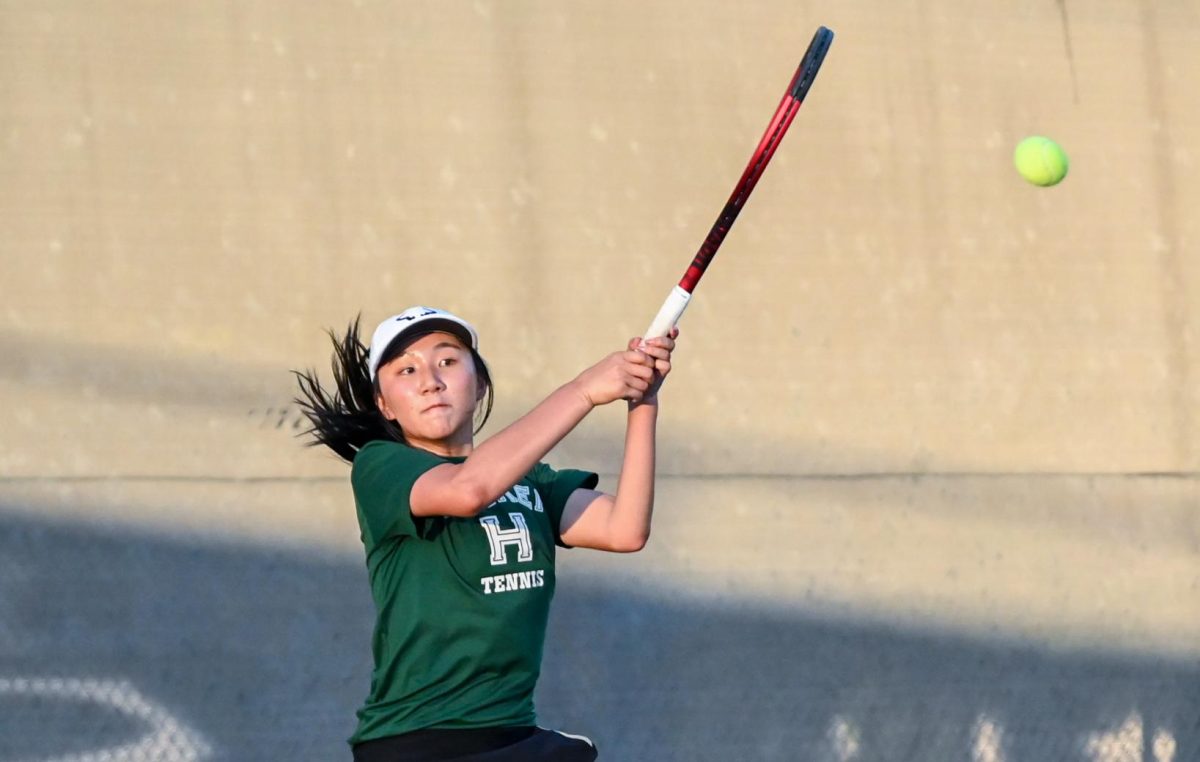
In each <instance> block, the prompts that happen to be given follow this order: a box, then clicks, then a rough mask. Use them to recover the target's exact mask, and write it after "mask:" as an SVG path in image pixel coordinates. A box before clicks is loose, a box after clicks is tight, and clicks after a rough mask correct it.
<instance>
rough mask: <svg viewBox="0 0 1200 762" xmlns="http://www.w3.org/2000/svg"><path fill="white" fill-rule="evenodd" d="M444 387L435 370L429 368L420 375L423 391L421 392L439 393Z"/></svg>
mask: <svg viewBox="0 0 1200 762" xmlns="http://www.w3.org/2000/svg"><path fill="white" fill-rule="evenodd" d="M444 386H445V385H444V384H443V383H442V379H441V376H439V375H438V373H437V370H436V369H434V368H429V369H427V370H426V371H424V372H423V373H422V374H421V391H423V392H436V391H441V390H442V389H443V388H444Z"/></svg>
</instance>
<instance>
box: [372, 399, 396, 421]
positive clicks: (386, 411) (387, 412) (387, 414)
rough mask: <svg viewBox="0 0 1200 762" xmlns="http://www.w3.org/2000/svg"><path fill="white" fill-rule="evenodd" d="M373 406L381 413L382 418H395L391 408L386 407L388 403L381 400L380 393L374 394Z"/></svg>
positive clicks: (392, 419) (391, 419)
mask: <svg viewBox="0 0 1200 762" xmlns="http://www.w3.org/2000/svg"><path fill="white" fill-rule="evenodd" d="M375 407H377V408H379V412H380V413H383V417H384V418H386V419H388V420H389V421H394V420H396V414H395V413H393V412H392V409H391V408H390V407H388V404H387V403H386V402H384V401H383V395H382V394H376V395H375Z"/></svg>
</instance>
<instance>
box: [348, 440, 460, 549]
mask: <svg viewBox="0 0 1200 762" xmlns="http://www.w3.org/2000/svg"><path fill="white" fill-rule="evenodd" d="M444 462H445V461H443V460H442V459H441V458H439V457H438V456H436V455H434V454H433V453H431V452H426V451H425V450H418V449H416V448H414V447H409V446H407V445H403V444H400V443H399V442H371V443H369V444H367V445H366V446H365V447H363V448H362V450H360V451H359V452H358V454H357V455H356V456H355V458H354V466H353V468H352V469H351V472H350V484H351V486H352V487H353V489H354V501H355V503H356V505H357V508H358V523H359V528H360V529H361V530H362V533H363V542H364V543H366V544H367V545H368V546H369V547H375V546H377V545H379V544H380V543H381V542H384V541H385V540H388V539H392V538H396V537H404V536H409V537H416V536H418V527H417V522H416V521H415V520H414V519H413V515H412V510H411V508H410V507H409V496H410V495H411V494H412V488H413V484H415V483H416V481H417V479H419V478H420V477H421V475H422V474H424V473H425V472H426V471H428V470H429V469H431V468H433V467H434V466H438V465H441V464H442V463H444Z"/></svg>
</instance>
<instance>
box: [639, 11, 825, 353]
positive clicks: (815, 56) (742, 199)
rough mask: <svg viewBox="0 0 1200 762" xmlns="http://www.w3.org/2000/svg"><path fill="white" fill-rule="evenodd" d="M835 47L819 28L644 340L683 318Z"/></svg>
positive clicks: (663, 332) (662, 331)
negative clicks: (697, 288)
mask: <svg viewBox="0 0 1200 762" xmlns="http://www.w3.org/2000/svg"><path fill="white" fill-rule="evenodd" d="M832 43H833V32H832V31H830V30H829V29H826V28H825V27H819V28H818V29H817V33H816V34H814V35H813V38H812V42H810V43H809V44H808V50H807V51H805V53H804V58H803V60H801V61H800V68H798V69H796V75H795V76H794V77H792V82H791V84H789V85H788V89H787V92H786V93H784V96H783V100H782V101H780V103H779V108H777V109H776V110H775V116H774V117H772V118H771V123H770V124H769V125H767V131H766V132H765V133H764V134H763V137H762V140H761V141H759V143H758V148H756V149H755V150H754V155H753V156H751V157H750V163H749V164H748V165H747V166H746V171H745V172H743V173H742V179H741V180H738V184H737V185H736V186H734V188H733V195H731V196H730V197H729V201H727V202H726V203H725V208H724V209H722V210H721V215H720V216H719V217H717V221H716V223H715V224H714V225H713V226H712V230H710V231H708V237H707V238H705V239H704V243H702V244H701V245H700V251H698V252H696V256H695V257H694V258H693V259H692V263H691V265H689V266H688V269H687V272H685V273H684V274H683V278H681V279H680V281H679V285H677V286H675V287H674V288H673V289H671V293H670V295H669V296H667V300H666V301H665V302H663V306H662V309H660V310H659V311H658V315H656V316H655V318H654V321H653V322H652V323H650V327H649V328H647V329H646V334H645V336H644V338H646V339H651V338H654V337H657V336H666V335H667V333H668V332H670V330H671V328H673V327H674V326H675V323H676V322H677V321H678V320H679V316H680V315H682V314H683V310H684V309H685V308H686V307H687V305H688V302H689V301H691V298H692V291H693V290H695V288H696V284H697V283H699V282H700V277H701V276H702V275H704V271H705V270H706V269H708V265H709V263H711V262H712V259H713V257H715V256H716V255H717V249H719V248H721V242H722V241H724V240H725V236H726V235H727V234H728V233H729V229H730V228H731V227H733V223H734V220H736V219H737V216H738V213H739V212H741V211H742V207H743V206H745V205H746V199H748V198H750V191H752V190H754V186H755V184H756V183H758V178H760V177H762V173H763V171H764V170H766V168H767V162H769V161H770V160H771V157H772V156H773V155H774V154H775V149H776V148H778V147H779V143H780V142H781V141H782V140H783V136H784V133H786V132H787V129H788V127H790V126H791V124H792V120H793V119H795V118H796V112H797V111H799V110H800V104H801V103H803V102H804V96H805V95H807V94H808V89H809V88H810V87H812V83H813V80H815V79H816V77H817V72H818V71H819V70H820V69H821V62H822V61H824V60H825V54H826V53H828V52H829V46H830V44H832Z"/></svg>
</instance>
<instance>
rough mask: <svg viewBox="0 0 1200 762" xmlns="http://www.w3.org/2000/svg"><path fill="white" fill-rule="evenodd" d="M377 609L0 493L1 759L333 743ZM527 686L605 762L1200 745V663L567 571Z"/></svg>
mask: <svg viewBox="0 0 1200 762" xmlns="http://www.w3.org/2000/svg"><path fill="white" fill-rule="evenodd" d="M649 552H653V551H649ZM563 563H565V564H570V559H569V557H568V558H566V559H564V560H563ZM371 619H372V611H371V603H370V598H369V595H368V592H367V586H366V573H365V569H364V567H363V564H362V563H361V561H359V560H358V559H354V558H337V557H331V556H329V555H325V554H321V553H319V552H316V551H314V552H313V553H312V554H311V555H305V554H301V553H297V552H295V551H290V550H283V549H278V548H270V547H261V546H250V545H246V546H230V545H227V544H226V545H217V544H205V543H200V542H198V541H189V540H187V539H175V538H167V537H163V536H156V535H150V534H142V533H135V532H130V531H129V530H126V529H122V530H117V529H111V528H103V527H97V526H84V525H68V524H64V523H56V522H48V521H35V520H30V519H28V518H24V517H20V518H19V517H17V516H16V515H13V514H10V513H6V512H5V511H4V509H3V506H2V505H0V760H47V759H63V758H70V759H73V760H90V759H101V758H116V759H147V760H152V759H164V760H165V759H179V760H202V759H221V760H251V759H304V760H308V759H313V760H327V759H348V757H349V754H348V750H347V748H346V746H345V744H344V739H345V738H346V737H347V736H348V735H349V734H350V732H351V730H352V727H353V721H354V717H353V712H354V709H355V708H356V707H357V705H358V703H359V701H360V700H361V699H362V697H363V695H364V692H365V690H366V687H367V683H368V679H369V671H370V662H369V654H368V647H369V636H370V626H371ZM538 704H539V707H540V712H541V719H542V722H543V724H548V725H550V726H558V727H562V728H564V729H566V730H569V731H575V732H582V733H586V734H589V735H591V736H592V737H593V738H595V739H596V740H597V742H598V744H599V746H600V748H601V752H602V758H603V759H607V760H622V761H638V760H731V759H744V760H796V759H805V760H840V761H846V760H888V761H889V762H897V761H901V760H920V761H921V762H938V761H939V760H964V759H970V760H974V761H975V762H979V761H988V762H998V761H1000V760H1007V761H1009V762H1018V761H1019V762H1036V761H1039V760H1046V761H1049V760H1056V761H1057V760H1070V759H1080V760H1105V761H1106V762H1107V761H1110V760H1112V761H1115V760H1122V761H1123V760H1175V761H1177V762H1182V761H1183V760H1192V759H1197V758H1200V727H1198V722H1200V720H1198V719H1197V718H1198V716H1200V711H1198V709H1200V666H1198V665H1196V664H1184V663H1178V662H1171V661H1166V660H1163V661H1155V660H1148V659H1122V658H1117V657H1112V656H1102V655H1094V654H1092V655H1089V654H1058V653H1049V652H1045V651H1039V650H1032V649H1029V648H1023V647H1020V646H1015V645H1014V646H1012V647H1003V646H997V645H995V644H979V643H974V642H971V641H968V640H964V639H961V638H949V637H943V636H939V635H937V634H932V635H927V636H914V635H911V634H900V633H898V632H893V631H889V630H887V629H886V628H880V627H875V626H861V625H847V624H841V623H834V622H829V621H822V620H818V619H814V618H812V617H811V616H809V615H805V614H803V613H801V612H789V611H786V610H783V609H777V610H766V609H762V608H749V607H746V608H738V607H719V606H713V605H699V604H697V605H688V604H687V603H684V602H681V601H680V600H678V599H670V598H667V597H655V596H653V595H648V594H646V593H645V592H644V591H642V592H638V591H634V590H630V589H616V590H613V589H605V588H604V587H603V586H600V585H595V586H591V587H582V586H580V585H579V584H577V583H574V582H572V583H571V584H570V585H563V586H561V587H560V590H559V594H558V601H557V602H556V607H555V610H554V614H553V617H552V622H551V633H550V640H549V643H548V646H547V656H546V664H545V671H544V675H543V680H542V684H541V688H540V690H539V696H538ZM103 749H108V750H116V753H114V754H113V755H112V756H109V757H101V756H99V752H100V751H101V750H103Z"/></svg>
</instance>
